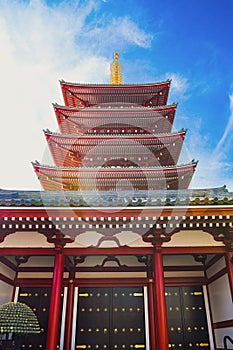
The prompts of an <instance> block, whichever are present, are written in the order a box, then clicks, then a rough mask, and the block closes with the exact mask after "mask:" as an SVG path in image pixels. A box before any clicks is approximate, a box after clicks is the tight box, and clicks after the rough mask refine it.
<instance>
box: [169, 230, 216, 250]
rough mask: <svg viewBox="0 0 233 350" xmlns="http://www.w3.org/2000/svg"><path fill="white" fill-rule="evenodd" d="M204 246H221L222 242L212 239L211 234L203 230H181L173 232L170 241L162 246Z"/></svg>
mask: <svg viewBox="0 0 233 350" xmlns="http://www.w3.org/2000/svg"><path fill="white" fill-rule="evenodd" d="M200 246H201V247H204V246H223V243H222V242H217V241H215V240H214V238H213V236H212V235H211V234H209V233H206V232H203V231H201V230H200V231H198V230H197V231H195V230H193V231H188V230H187V231H181V232H178V233H175V234H174V235H173V236H172V238H171V240H170V242H167V243H164V244H163V247H200Z"/></svg>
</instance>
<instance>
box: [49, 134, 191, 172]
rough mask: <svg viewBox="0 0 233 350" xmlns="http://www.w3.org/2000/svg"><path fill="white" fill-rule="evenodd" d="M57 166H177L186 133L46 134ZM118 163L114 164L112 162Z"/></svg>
mask: <svg viewBox="0 0 233 350" xmlns="http://www.w3.org/2000/svg"><path fill="white" fill-rule="evenodd" d="M44 133H45V136H46V139H47V142H48V145H49V148H50V151H51V153H52V156H53V159H54V161H55V164H56V165H57V166H68V167H77V166H78V167H79V166H90V165H91V166H92V165H94V166H103V164H106V165H108V164H109V162H113V163H116V164H117V160H118V161H120V164H122V165H124V166H128V165H129V164H132V163H133V164H138V165H140V166H146V165H149V164H150V165H154V164H157V165H162V166H163V165H175V164H176V163H177V161H178V158H179V155H180V151H181V148H182V144H183V140H184V137H185V134H186V130H181V131H179V132H176V133H167V134H157V135H153V134H143V135H81V136H80V135H70V134H57V133H52V132H50V131H44ZM113 160H115V161H113Z"/></svg>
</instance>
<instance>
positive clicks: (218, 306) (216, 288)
mask: <svg viewBox="0 0 233 350" xmlns="http://www.w3.org/2000/svg"><path fill="white" fill-rule="evenodd" d="M208 290H209V297H210V305H211V310H212V317H213V322H214V323H215V322H220V321H226V320H230V319H232V318H233V303H232V299H231V292H230V286H229V279H228V275H227V274H225V275H223V276H222V277H220V278H219V279H217V280H216V281H214V282H213V283H211V284H210V285H209V286H208Z"/></svg>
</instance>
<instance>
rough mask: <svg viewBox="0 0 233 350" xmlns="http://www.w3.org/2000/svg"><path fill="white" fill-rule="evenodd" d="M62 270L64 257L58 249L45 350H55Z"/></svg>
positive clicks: (59, 311)
mask: <svg viewBox="0 0 233 350" xmlns="http://www.w3.org/2000/svg"><path fill="white" fill-rule="evenodd" d="M63 269H64V255H63V253H62V249H58V250H57V251H56V255H55V262H54V272H53V285H52V295H51V301H50V310H49V324H48V335H47V344H46V350H57V344H58V333H59V321H60V314H61V292H62V278H63Z"/></svg>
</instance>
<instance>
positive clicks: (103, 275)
mask: <svg viewBox="0 0 233 350" xmlns="http://www.w3.org/2000/svg"><path fill="white" fill-rule="evenodd" d="M145 277H146V273H145V272H111V273H109V272H99V273H98V275H96V272H78V273H77V274H76V278H79V279H80V278H125V279H127V278H145Z"/></svg>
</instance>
